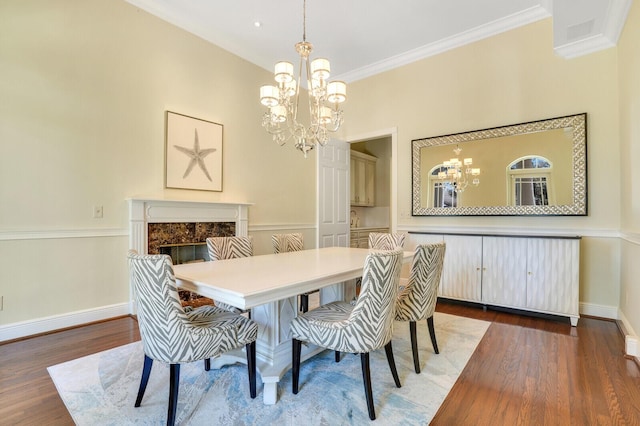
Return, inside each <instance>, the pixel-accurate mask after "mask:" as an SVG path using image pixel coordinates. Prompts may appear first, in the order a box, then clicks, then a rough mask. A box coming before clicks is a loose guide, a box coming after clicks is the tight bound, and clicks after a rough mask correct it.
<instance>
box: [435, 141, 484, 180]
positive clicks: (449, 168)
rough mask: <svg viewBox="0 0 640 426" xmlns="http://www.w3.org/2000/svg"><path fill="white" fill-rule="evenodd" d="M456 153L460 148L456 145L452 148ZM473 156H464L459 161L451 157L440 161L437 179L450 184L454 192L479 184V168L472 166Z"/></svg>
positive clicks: (457, 153)
mask: <svg viewBox="0 0 640 426" xmlns="http://www.w3.org/2000/svg"><path fill="white" fill-rule="evenodd" d="M453 152H455V154H456V155H460V153H461V152H462V149H461V148H460V146H458V145H456V147H455V149H454V150H453ZM472 164H473V158H465V159H463V160H462V161H460V160H459V159H458V158H452V159H450V160H447V161H443V162H442V167H441V168H440V172H438V179H440V180H442V181H444V182H447V183H449V184H451V185H452V186H453V188H454V190H455V191H456V192H464V190H465V189H466V188H467V186H469V184H472V185H474V186H478V185H480V178H478V176H480V169H477V168H472V167H471V165H472Z"/></svg>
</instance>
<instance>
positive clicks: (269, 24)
mask: <svg viewBox="0 0 640 426" xmlns="http://www.w3.org/2000/svg"><path fill="white" fill-rule="evenodd" d="M126 1H127V2H128V3H131V4H133V5H135V6H137V7H139V8H140V9H142V10H145V11H147V12H149V13H151V14H153V15H155V16H157V17H159V18H161V19H163V20H165V21H167V22H170V23H172V24H174V25H176V26H178V27H180V28H182V29H184V30H186V31H188V32H190V33H193V34H195V35H197V36H199V37H201V38H203V39H205V40H207V41H209V42H211V43H213V44H215V45H217V46H220V47H222V48H223V49H225V50H228V51H230V52H232V53H234V54H236V55H238V56H240V57H242V58H244V59H246V60H247V61H249V62H252V63H254V64H256V65H258V66H260V67H262V68H265V69H267V70H271V71H272V70H273V65H274V64H275V62H277V61H280V60H288V61H290V62H293V63H297V62H298V59H297V54H296V52H295V50H294V45H295V43H297V42H298V41H301V40H302V32H303V25H302V13H303V2H302V0H242V1H222V0H126ZM631 2H632V0H483V1H478V0H446V1H442V0H350V1H348V0H322V1H321V0H309V1H308V2H307V5H306V8H307V10H306V35H307V41H309V42H311V43H313V45H314V52H313V53H312V55H311V58H312V59H313V58H317V57H326V58H328V59H330V60H331V67H332V74H333V75H332V79H333V78H337V79H341V80H345V81H347V82H351V81H355V80H359V79H362V78H365V77H369V76H371V75H375V74H377V73H380V72H383V71H386V70H389V69H393V68H395V67H398V66H402V65H405V64H408V63H411V62H414V61H416V60H419V59H422V58H425V57H428V56H432V55H435V54H438V53H441V52H444V51H446V50H449V49H453V48H455V47H458V46H462V45H465V44H468V43H471V42H474V41H476V40H479V39H482V38H486V37H489V36H492V35H495V34H498V33H501V32H504V31H507V30H510V29H513V28H517V27H519V26H522V25H526V24H529V23H531V22H535V21H538V20H541V19H546V18H549V17H553V39H554V46H553V48H554V50H555V52H556V54H558V55H560V56H562V57H565V58H572V57H576V56H580V55H584V54H588V53H591V52H594V51H597V50H601V49H605V48H609V47H613V46H615V44H616V43H617V40H618V37H619V35H620V32H621V31H622V28H623V26H624V22H625V20H626V16H627V12H628V10H629V8H630V6H631ZM256 22H259V23H260V26H256V25H255V23H256Z"/></svg>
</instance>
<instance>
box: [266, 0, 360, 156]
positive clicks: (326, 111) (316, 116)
mask: <svg viewBox="0 0 640 426" xmlns="http://www.w3.org/2000/svg"><path fill="white" fill-rule="evenodd" d="M306 3H307V2H306V0H305V1H304V2H303V8H302V41H301V42H299V43H297V44H296V45H295V47H296V52H298V54H299V55H300V64H299V66H298V74H297V77H298V78H297V80H296V79H295V76H294V73H293V64H292V63H291V62H286V61H282V62H278V63H276V66H275V73H274V74H275V76H274V78H275V81H276V85H275V86H271V85H266V86H262V87H260V103H262V105H264V106H266V107H267V108H268V110H267V111H266V112H265V114H264V116H263V117H262V126H263V127H264V128H265V129H266V130H267V132H269V133H270V134H271V135H273V140H274V141H276V142H277V143H278V145H284V144H285V143H286V142H287V141H288V140H289V139H291V138H293V140H294V141H295V147H296V148H297V149H299V150H300V151H302V153H303V154H304V156H305V158H306V157H307V152H309V151H311V150H312V149H313V148H314V147H315V146H316V145H317V144H320V145H325V144H326V143H327V141H328V140H329V137H328V132H335V131H337V130H338V129H339V128H340V125H341V124H342V121H343V117H342V110H341V109H340V104H341V103H342V102H344V101H345V100H346V99H347V85H346V84H345V82H344V81H328V79H329V75H330V72H331V69H330V65H329V60H328V59H324V58H318V59H314V60H313V61H311V62H309V55H310V54H311V52H312V51H313V45H312V44H311V43H309V42H307V28H306V7H307V4H306ZM303 66H304V68H305V73H304V74H303V72H302V68H303ZM303 77H304V78H305V79H306V82H307V89H308V98H309V124H308V125H307V126H305V125H304V124H302V123H300V122H299V121H298V106H299V102H300V83H301V81H302V78H303Z"/></svg>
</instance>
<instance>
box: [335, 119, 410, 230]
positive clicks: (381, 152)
mask: <svg viewBox="0 0 640 426" xmlns="http://www.w3.org/2000/svg"><path fill="white" fill-rule="evenodd" d="M347 142H348V143H350V144H351V149H352V150H355V151H359V152H364V153H365V154H369V155H372V156H374V157H376V158H378V161H377V162H376V190H375V193H376V197H375V203H374V206H372V207H356V208H351V207H350V212H351V210H355V211H356V213H357V214H358V217H359V218H360V226H361V227H376V228H377V227H381V228H388V229H389V232H396V230H397V225H398V224H397V211H398V209H397V205H398V194H397V163H398V162H397V157H398V147H397V129H396V128H391V129H383V130H379V131H374V132H371V133H367V134H364V135H359V136H354V137H350V138H347ZM351 177H352V175H351V174H350V180H351ZM349 185H351V183H350V182H349ZM349 191H350V188H349ZM350 216H351V213H350Z"/></svg>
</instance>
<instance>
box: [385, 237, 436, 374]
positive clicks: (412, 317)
mask: <svg viewBox="0 0 640 426" xmlns="http://www.w3.org/2000/svg"><path fill="white" fill-rule="evenodd" d="M445 248H446V247H445V243H444V241H443V242H439V243H434V244H420V245H418V246H417V247H416V250H415V253H414V255H413V262H412V264H411V274H410V275H409V280H408V281H407V284H406V286H405V287H404V288H402V290H401V291H400V294H399V295H398V300H397V301H396V315H395V319H396V321H409V332H410V334H411V349H412V351H413V365H414V368H415V371H416V373H418V374H419V373H420V358H419V356H418V340H417V333H416V324H417V322H418V321H422V320H423V319H426V320H427V326H428V327H429V334H430V335H431V344H432V345H433V351H434V352H435V353H436V354H438V353H440V351H439V350H438V343H437V341H436V332H435V328H434V325H433V313H434V312H435V310H436V302H437V300H438V286H439V285H440V276H441V275H442V267H443V264H444V253H445Z"/></svg>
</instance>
